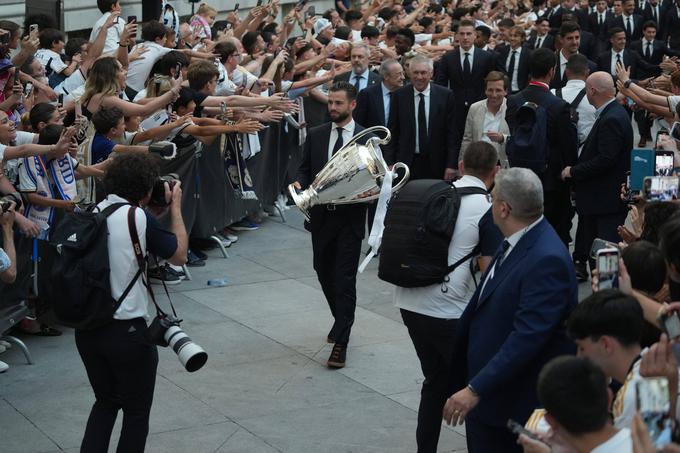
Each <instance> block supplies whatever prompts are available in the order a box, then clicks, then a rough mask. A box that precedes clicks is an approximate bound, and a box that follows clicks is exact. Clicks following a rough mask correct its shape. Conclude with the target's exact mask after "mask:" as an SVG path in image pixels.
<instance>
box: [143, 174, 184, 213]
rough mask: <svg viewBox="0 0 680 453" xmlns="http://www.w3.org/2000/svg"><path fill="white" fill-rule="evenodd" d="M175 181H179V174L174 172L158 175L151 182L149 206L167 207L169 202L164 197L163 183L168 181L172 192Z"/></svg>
mask: <svg viewBox="0 0 680 453" xmlns="http://www.w3.org/2000/svg"><path fill="white" fill-rule="evenodd" d="M177 181H179V176H178V175H176V174H175V173H169V174H167V175H163V176H161V177H159V178H158V179H157V180H156V182H155V183H154V184H153V190H152V191H151V199H150V200H149V206H152V207H154V208H167V207H168V206H170V202H169V201H167V200H166V199H165V183H166V182H167V183H168V186H169V187H170V192H172V188H173V187H175V184H177Z"/></svg>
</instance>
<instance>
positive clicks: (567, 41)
mask: <svg viewBox="0 0 680 453" xmlns="http://www.w3.org/2000/svg"><path fill="white" fill-rule="evenodd" d="M559 41H560V43H561V49H560V50H559V52H557V55H556V56H557V61H556V62H555V75H554V77H553V78H552V80H551V81H550V88H554V89H557V88H562V87H564V86H565V85H566V84H567V78H566V76H565V75H564V71H565V70H566V69H567V61H569V57H571V56H572V55H574V54H575V53H582V52H580V48H581V27H579V25H578V24H577V23H575V22H565V23H563V24H562V26H561V27H560V31H559ZM584 55H586V54H584ZM586 57H587V55H586ZM588 68H589V69H590V71H592V72H595V71H597V65H596V64H595V63H593V62H592V61H590V58H588Z"/></svg>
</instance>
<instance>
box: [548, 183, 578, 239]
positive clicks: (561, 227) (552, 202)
mask: <svg viewBox="0 0 680 453" xmlns="http://www.w3.org/2000/svg"><path fill="white" fill-rule="evenodd" d="M543 206H544V207H543V215H545V219H546V220H547V221H548V222H549V223H550V225H552V227H553V228H554V229H555V232H556V233H557V235H558V236H559V237H560V239H562V242H564V244H565V245H566V246H567V247H568V246H569V242H570V241H571V236H570V230H571V218H572V217H573V210H572V206H571V193H570V192H569V188H568V187H562V188H559V189H557V190H547V191H545V192H544V193H543Z"/></svg>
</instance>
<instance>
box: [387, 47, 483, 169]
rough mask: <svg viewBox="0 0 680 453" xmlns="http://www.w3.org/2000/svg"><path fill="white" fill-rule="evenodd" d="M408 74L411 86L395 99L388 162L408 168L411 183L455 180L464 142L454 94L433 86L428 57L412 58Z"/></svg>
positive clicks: (395, 94)
mask: <svg viewBox="0 0 680 453" xmlns="http://www.w3.org/2000/svg"><path fill="white" fill-rule="evenodd" d="M479 51H480V50H479V49H477V50H476V52H479ZM409 72H410V73H411V84H410V85H406V86H405V87H403V88H401V89H399V90H397V91H396V92H395V93H394V94H393V95H392V104H391V106H390V120H389V123H388V124H389V129H390V131H392V141H390V143H388V144H387V146H386V147H385V160H386V161H387V163H388V164H390V165H391V164H394V163H395V162H403V163H405V164H406V165H408V166H409V169H410V170H411V179H446V180H452V179H453V177H454V176H455V175H456V173H457V169H458V153H459V151H460V142H461V138H460V137H459V136H458V131H457V129H456V128H455V127H454V124H455V122H456V116H457V115H458V114H459V112H456V105H455V104H454V96H453V93H452V92H451V90H449V89H448V88H444V87H442V86H439V85H437V84H434V83H432V82H431V78H432V60H430V59H429V58H427V57H425V56H422V55H417V56H415V57H413V59H411V64H410V66H409Z"/></svg>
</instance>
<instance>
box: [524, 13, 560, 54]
mask: <svg viewBox="0 0 680 453" xmlns="http://www.w3.org/2000/svg"><path fill="white" fill-rule="evenodd" d="M527 44H528V46H529V48H530V49H540V48H542V47H545V48H546V49H550V50H555V37H554V36H553V35H551V34H550V21H548V18H547V17H545V15H543V16H541V17H539V18H538V19H536V23H535V24H534V31H532V32H531V37H530V38H529V40H528V41H527Z"/></svg>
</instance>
